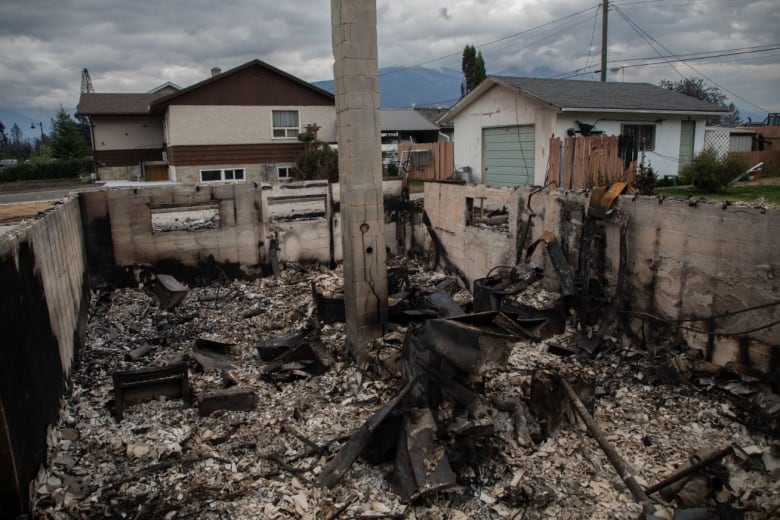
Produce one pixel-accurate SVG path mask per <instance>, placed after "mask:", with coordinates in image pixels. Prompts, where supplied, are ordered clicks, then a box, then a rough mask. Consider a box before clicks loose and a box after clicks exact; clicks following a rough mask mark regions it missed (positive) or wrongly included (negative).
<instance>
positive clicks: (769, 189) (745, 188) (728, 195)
mask: <svg viewBox="0 0 780 520" xmlns="http://www.w3.org/2000/svg"><path fill="white" fill-rule="evenodd" d="M657 191H658V193H659V194H660V195H663V196H664V197H688V196H690V197H693V198H699V197H704V198H705V199H712V200H730V201H737V200H741V201H746V202H749V201H751V200H756V199H758V198H761V197H763V198H764V199H766V200H767V201H768V202H771V203H773V204H780V184H752V185H736V186H729V187H727V188H724V189H723V190H722V191H719V192H709V191H703V190H698V189H696V188H694V187H692V186H672V187H668V188H658V189H657Z"/></svg>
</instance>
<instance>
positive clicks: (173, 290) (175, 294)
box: [151, 274, 190, 310]
mask: <svg viewBox="0 0 780 520" xmlns="http://www.w3.org/2000/svg"><path fill="white" fill-rule="evenodd" d="M151 291H152V292H153V293H154V295H155V296H157V299H158V300H159V302H160V308H161V309H164V310H170V309H173V308H175V307H176V306H178V305H179V304H180V303H181V302H182V301H184V298H185V297H186V296H187V293H189V292H190V289H189V287H187V286H186V285H184V284H182V283H180V282H179V281H178V280H177V279H176V278H174V277H173V276H171V275H168V274H158V275H156V280H155V282H154V283H153V284H152V286H151Z"/></svg>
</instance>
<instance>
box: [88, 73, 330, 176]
mask: <svg viewBox="0 0 780 520" xmlns="http://www.w3.org/2000/svg"><path fill="white" fill-rule="evenodd" d="M78 113H79V114H81V115H85V116H89V119H90V123H91V127H92V148H93V152H94V158H95V165H96V168H97V174H98V176H99V177H100V178H101V179H145V180H172V181H178V182H182V183H185V184H198V183H209V182H231V181H232V182H241V181H257V182H261V181H262V182H274V181H279V180H281V181H284V180H288V179H289V178H290V177H291V175H292V170H293V166H294V165H295V162H296V161H297V159H298V157H299V156H300V154H301V153H302V152H303V149H304V144H303V143H302V142H301V141H299V140H298V135H299V134H300V133H301V132H304V131H306V129H307V127H309V126H310V125H314V126H316V127H317V128H318V132H317V135H318V138H319V139H320V140H322V141H325V142H330V143H333V142H335V141H336V109H335V100H334V97H333V95H332V94H330V93H329V92H327V91H325V90H322V89H320V88H318V87H316V86H314V85H311V84H309V83H307V82H305V81H303V80H301V79H298V78H296V77H294V76H292V75H290V74H287V73H286V72H284V71H281V70H279V69H277V68H275V67H272V66H271V65H268V64H267V63H264V62H262V61H260V60H253V61H250V62H249V63H245V64H244V65H241V66H238V67H236V68H234V69H231V70H229V71H227V72H220V71H219V69H212V76H211V77H210V78H208V79H206V80H204V81H201V82H199V83H196V84H194V85H192V86H190V87H187V88H185V89H176V87H175V86H174V85H170V84H166V85H165V86H164V87H163V88H161V89H156V90H155V91H153V92H150V93H146V94H105V93H82V94H81V100H80V102H79V107H78Z"/></svg>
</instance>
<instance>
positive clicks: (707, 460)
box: [645, 445, 734, 495]
mask: <svg viewBox="0 0 780 520" xmlns="http://www.w3.org/2000/svg"><path fill="white" fill-rule="evenodd" d="M733 451H734V447H733V446H732V445H728V446H726V447H725V448H722V449H720V450H718V451H715V452H713V453H711V454H710V455H708V456H706V457H704V458H703V459H701V460H700V461H698V462H696V463H695V464H691V465H690V466H688V467H687V468H684V469H681V470H680V471H678V472H677V473H674V474H672V475H671V476H669V477H667V478H665V479H664V480H662V481H661V482H659V483H658V484H655V485H653V486H650V487H649V488H647V489H646V490H645V493H646V494H648V495H652V494H653V493H655V492H656V491H660V490H662V489H663V488H665V487H666V486H669V485H671V484H674V483H675V482H677V481H678V480H680V479H682V478H685V477H687V476H688V475H691V474H693V473H696V472H697V471H699V470H700V469H702V468H705V467H707V466H709V465H710V464H713V463H715V462H717V461H719V460H720V459H722V458H723V457H725V456H726V455H729V454H730V453H733Z"/></svg>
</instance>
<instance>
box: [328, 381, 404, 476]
mask: <svg viewBox="0 0 780 520" xmlns="http://www.w3.org/2000/svg"><path fill="white" fill-rule="evenodd" d="M416 384H417V378H415V379H413V380H411V381H409V383H407V384H406V386H405V387H404V388H403V389H402V390H401V391H400V392H399V393H398V395H397V396H395V398H393V399H392V400H391V401H390V402H388V403H387V404H386V405H385V406H383V407H382V408H380V409H379V410H377V412H375V413H374V415H372V416H371V417H369V419H368V420H367V421H366V422H365V423H364V424H363V426H362V427H361V428H360V429H359V430H358V431H356V432H355V433H354V434H353V435H352V437H350V438H349V440H348V441H347V442H346V444H344V446H342V448H341V450H339V452H338V453H337V454H336V456H335V457H333V459H332V460H331V461H330V462H329V463H328V465H327V466H326V467H325V469H324V470H323V471H322V473H320V475H319V477H318V478H317V482H316V483H317V485H318V486H319V487H332V486H333V485H334V484H335V483H336V482H338V481H339V479H341V477H343V476H344V473H346V471H347V470H348V469H349V467H350V466H351V465H352V463H353V462H355V460H356V459H357V458H358V457H359V456H360V453H361V452H362V451H363V449H364V448H365V447H366V445H368V443H369V441H370V440H371V435H372V434H373V433H374V431H375V430H376V429H377V428H378V427H379V425H380V424H382V421H384V420H385V419H386V418H387V416H388V415H390V413H391V412H392V411H393V410H394V409H395V407H396V406H398V405H399V404H400V403H401V401H403V399H404V398H405V397H406V395H407V394H408V393H409V392H410V391H411V390H412V388H413V387H414V385H416Z"/></svg>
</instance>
